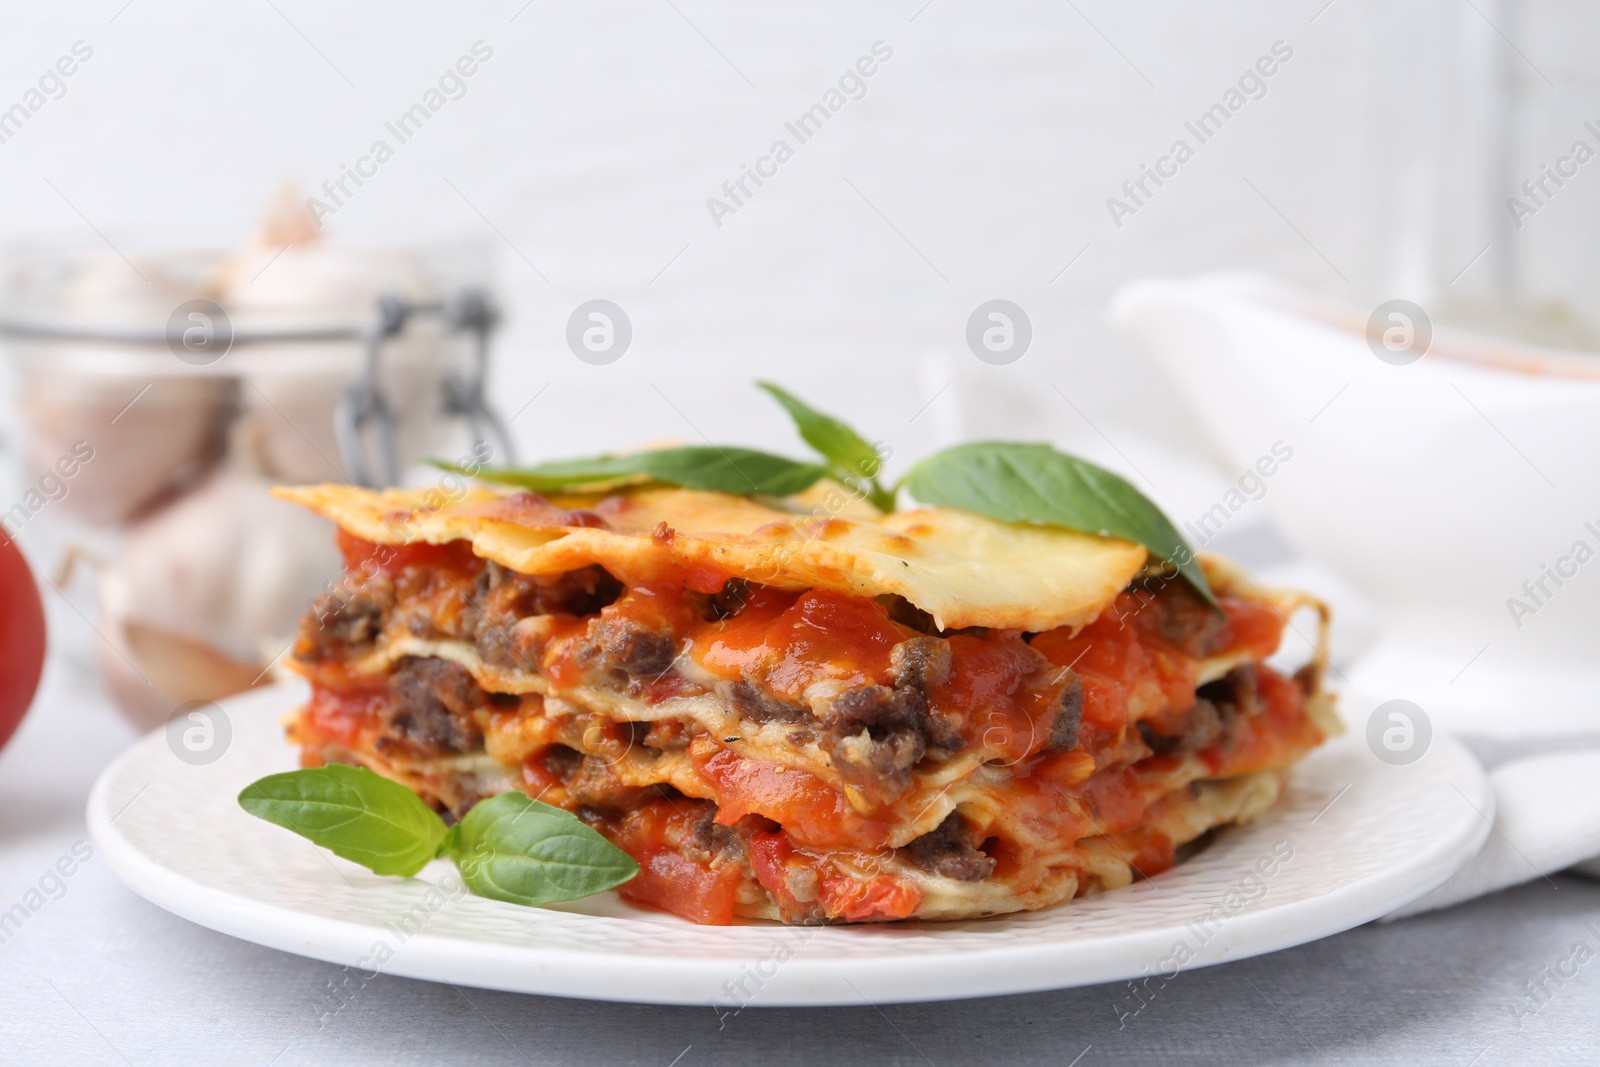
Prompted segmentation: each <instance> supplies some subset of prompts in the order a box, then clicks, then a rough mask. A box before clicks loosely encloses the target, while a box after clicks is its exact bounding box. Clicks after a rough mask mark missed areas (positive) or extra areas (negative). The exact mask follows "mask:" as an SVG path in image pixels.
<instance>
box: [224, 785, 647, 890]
mask: <svg viewBox="0 0 1600 1067" xmlns="http://www.w3.org/2000/svg"><path fill="white" fill-rule="evenodd" d="M239 806H240V807H242V808H243V809H244V810H245V811H248V812H249V813H250V814H251V815H254V816H256V817H257V818H261V819H265V820H266V821H267V822H270V823H274V824H276V825H278V826H282V827H283V828H284V829H286V830H293V831H294V832H295V833H297V834H299V835H300V836H301V837H304V838H306V839H307V840H309V841H311V842H312V843H313V844H316V845H320V846H321V847H323V848H325V849H327V850H328V851H330V852H332V853H333V854H334V855H336V856H341V857H343V858H344V859H347V860H349V861H351V862H352V863H359V864H360V865H361V866H363V867H365V868H367V869H368V870H369V871H372V872H373V873H374V874H388V875H401V876H403V877H410V876H411V875H414V874H416V873H417V872H418V871H420V870H422V868H423V867H425V866H427V865H428V862H429V861H430V860H433V859H437V858H440V857H444V858H448V859H450V860H452V861H453V862H454V863H455V865H456V867H457V868H458V869H459V870H460V871H461V880H462V881H463V882H464V883H465V884H466V886H467V888H468V889H470V890H472V891H473V892H474V893H476V894H478V895H479V896H483V897H490V898H492V899H494V900H505V901H509V902H511V903H513V904H523V905H526V906H528V907H538V906H540V905H542V904H551V903H554V902H556V901H559V900H577V899H578V898H580V897H587V896H591V895H593V894H595V893H599V892H601V891H602V890H606V889H613V888H615V887H616V886H619V885H621V884H622V883H623V882H626V881H627V880H628V879H630V878H632V877H633V876H634V875H636V874H638V873H639V865H638V864H637V863H635V862H634V861H633V859H632V858H631V857H629V855H628V854H627V853H626V852H623V851H622V850H621V849H620V848H618V847H617V846H615V845H613V844H612V843H611V842H609V841H607V840H606V839H605V838H603V837H601V836H600V835H599V834H598V833H596V832H595V831H594V830H592V829H590V828H589V827H588V826H586V825H584V823H582V822H581V821H580V820H579V819H578V818H577V817H576V816H574V815H572V814H571V813H569V812H566V811H563V810H561V809H560V808H555V807H551V806H550V805H549V804H544V803H541V802H539V801H537V800H531V799H529V798H528V797H527V796H524V795H523V794H522V793H517V792H510V793H501V794H500V795H499V796H494V797H490V798H488V799H487V800H481V801H479V802H478V803H477V804H475V805H474V806H473V808H472V810H471V811H469V812H467V815H466V818H464V819H462V820H461V822H460V823H458V824H456V825H455V826H453V827H450V828H449V829H448V830H447V829H446V828H445V825H444V820H443V819H441V818H439V816H438V815H437V814H436V813H435V812H434V810H433V809H432V808H430V807H428V805H427V804H425V803H424V802H423V800H422V798H421V797H419V796H417V794H415V793H413V792H412V791H411V790H409V789H407V788H406V787H405V786H403V785H401V784H400V783H399V782H393V781H390V780H389V779H387V778H384V777H383V776H382V775H378V774H374V773H373V772H372V771H369V770H367V769H366V768H365V767H347V766H345V765H343V764H338V763H330V764H328V765H327V766H325V767H314V768H308V769H305V770H298V771H287V772H285V773H283V774H272V775H268V776H267V777H265V778H262V779H260V780H259V781H256V782H253V783H251V784H250V785H248V786H245V788H244V790H243V792H241V793H240V794H239Z"/></svg>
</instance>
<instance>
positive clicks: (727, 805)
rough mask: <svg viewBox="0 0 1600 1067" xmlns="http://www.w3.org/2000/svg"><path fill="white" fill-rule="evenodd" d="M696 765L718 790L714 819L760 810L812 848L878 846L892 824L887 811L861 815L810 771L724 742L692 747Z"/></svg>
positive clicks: (729, 821) (728, 820)
mask: <svg viewBox="0 0 1600 1067" xmlns="http://www.w3.org/2000/svg"><path fill="white" fill-rule="evenodd" d="M691 758H692V759H693V760H694V764H695V767H696V768H697V769H698V770H699V771H700V773H701V774H702V775H703V776H704V777H705V778H706V779H707V780H708V781H710V782H711V783H712V784H713V785H714V786H716V790H717V800H718V807H717V822H718V823H720V824H721V825H723V826H732V825H733V824H734V823H736V822H738V821H739V820H740V819H742V818H744V817H745V816H746V815H761V816H765V817H766V818H768V819H771V820H772V821H773V822H776V823H779V824H780V825H782V826H784V827H785V828H787V829H788V831H789V833H790V835H791V836H792V837H793V838H794V839H795V840H796V841H799V842H801V843H803V844H806V845H811V846H813V847H816V848H865V849H876V848H882V847H883V846H884V843H885V842H886V841H888V840H889V836H890V833H891V832H892V831H893V829H894V820H893V818H892V816H891V813H887V812H886V813H884V814H883V815H882V816H875V815H863V814H861V813H860V812H857V811H856V810H855V809H854V808H852V807H851V806H850V801H849V800H847V799H846V798H845V795H844V793H843V792H841V791H840V790H838V789H835V788H834V787H833V786H831V785H829V784H828V783H827V782H824V781H823V780H822V779H821V778H818V777H817V776H816V775H814V774H810V773H808V772H806V771H802V770H798V769H796V768H793V767H787V768H783V769H782V770H781V771H780V769H779V765H778V764H774V763H771V762H768V761H766V760H754V759H744V758H743V757H741V756H739V755H738V754H736V753H734V752H733V751H731V750H729V749H725V748H715V749H712V750H711V752H710V753H709V755H700V754H698V753H691Z"/></svg>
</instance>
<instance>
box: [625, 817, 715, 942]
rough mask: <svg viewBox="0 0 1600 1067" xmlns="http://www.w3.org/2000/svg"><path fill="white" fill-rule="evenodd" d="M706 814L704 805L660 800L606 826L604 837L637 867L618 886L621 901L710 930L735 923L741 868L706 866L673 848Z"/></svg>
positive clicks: (688, 834)
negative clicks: (646, 907)
mask: <svg viewBox="0 0 1600 1067" xmlns="http://www.w3.org/2000/svg"><path fill="white" fill-rule="evenodd" d="M703 811H704V805H703V802H695V801H681V802H676V803H675V802H673V801H668V800H660V801H654V802H651V803H648V804H645V805H643V806H641V807H639V808H635V809H634V810H633V811H630V812H629V813H628V814H627V815H625V816H623V817H622V819H621V821H620V822H618V823H615V824H612V825H609V826H607V827H605V829H606V831H607V833H606V836H607V837H609V838H610V839H611V840H612V841H613V842H614V843H615V844H616V845H617V847H618V848H620V849H622V851H624V852H626V853H627V854H628V855H630V856H632V857H633V859H634V861H635V862H636V863H638V864H639V873H638V875H637V876H635V877H634V878H633V879H632V880H631V881H628V882H624V883H623V884H622V885H621V886H620V887H618V890H617V892H618V894H619V895H620V896H621V897H622V899H624V900H629V901H632V902H634V903H636V904H646V905H649V906H651V907H655V908H661V909H662V910H664V911H670V912H672V913H674V914H676V915H681V916H683V917H684V918H685V919H689V920H690V921H692V922H697V923H701V924H704V925H707V926H728V925H730V924H732V922H733V909H734V905H735V904H736V903H737V902H738V897H739V886H740V885H741V884H742V883H743V882H744V872H743V870H742V869H741V868H740V867H739V866H738V865H737V864H734V863H724V864H712V865H709V866H708V865H707V864H705V863H701V862H698V861H696V860H694V859H691V858H689V857H688V856H685V855H684V854H683V853H682V852H681V851H680V850H679V849H678V848H677V847H675V845H674V842H677V841H683V840H686V839H687V838H689V837H690V836H692V835H693V834H694V824H695V823H696V822H697V821H698V820H699V818H700V817H701V815H702V813H703Z"/></svg>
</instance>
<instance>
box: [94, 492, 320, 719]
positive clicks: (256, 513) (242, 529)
mask: <svg viewBox="0 0 1600 1067" xmlns="http://www.w3.org/2000/svg"><path fill="white" fill-rule="evenodd" d="M269 487H270V483H269V482H268V481H267V480H266V479H263V478H260V477H258V476H256V475H254V474H250V473H241V472H239V471H236V470H220V471H217V472H216V473H214V474H212V475H211V476H210V477H208V478H207V479H206V480H205V481H204V482H202V483H201V484H200V485H198V486H196V487H195V488H194V489H193V490H192V491H191V492H189V493H187V494H185V495H183V496H181V497H179V498H178V499H177V500H175V501H173V502H172V503H171V504H169V505H167V506H166V507H164V508H162V509H161V510H159V511H157V512H155V513H154V514H152V515H150V516H149V517H147V518H145V519H144V520H142V521H140V522H136V523H134V524H133V525H131V526H129V527H128V529H127V530H126V532H125V534H124V537H123V542H122V545H121V548H120V550H119V552H118V554H117V558H116V560H115V562H114V563H113V564H112V565H111V566H110V567H108V568H105V569H104V570H103V571H102V573H101V576H100V588H99V592H100V609H101V618H102V621H103V624H104V628H105V630H106V632H107V636H108V639H109V640H111V642H112V643H113V644H114V645H116V646H117V651H119V652H120V653H121V654H122V655H112V656H107V655H102V657H101V659H102V664H103V666H106V667H108V668H110V670H111V671H112V675H111V678H110V679H108V680H109V681H111V682H112V683H113V691H114V693H115V694H116V695H117V696H118V698H119V703H121V704H122V705H123V707H124V708H125V709H127V710H129V712H130V714H133V715H134V716H135V717H139V716H141V715H143V714H147V713H149V712H150V711H151V710H152V709H154V710H161V711H162V712H163V714H165V713H168V712H170V711H171V710H172V708H173V707H175V706H176V705H177V704H179V703H182V702H183V701H184V700H211V699H216V698H218V697H221V696H225V695H227V693H230V692H234V691H236V690H238V689H242V688H245V687H247V686H248V685H250V684H251V682H252V681H262V680H265V679H264V677H263V676H264V669H265V668H266V667H267V666H268V665H269V664H270V663H271V661H273V660H274V659H276V658H277V657H278V656H279V654H280V653H281V652H282V651H283V650H284V649H285V648H286V647H287V645H288V642H289V640H290V639H291V636H292V635H293V633H294V629H295V625H296V623H297V622H298V620H299V617H300V615H301V614H302V613H303V612H304V611H305V610H306V608H307V606H308V605H309V604H310V602H311V600H312V599H313V598H314V597H316V595H317V594H318V593H319V592H320V591H321V590H322V587H323V583H324V582H325V581H328V580H330V579H333V578H335V577H337V575H338V573H339V566H340V560H339V554H338V552H337V551H336V550H335V548H334V547H333V537H332V534H333V530H332V527H331V525H330V524H329V523H328V522H327V521H326V520H324V519H322V518H319V517H317V516H315V515H312V514H310V513H308V512H306V511H305V510H303V509H301V508H297V507H295V506H294V505H292V504H287V503H285V502H283V501H281V500H276V499H274V498H273V497H271V496H270V495H269V493H268V489H269ZM124 655H125V656H126V657H127V659H130V660H132V661H133V663H134V665H135V666H136V667H137V671H136V673H139V674H142V675H143V676H144V679H148V681H149V683H150V684H149V685H148V686H143V679H140V686H143V688H145V689H149V690H153V693H154V696H155V697H156V699H155V700H154V702H153V703H152V702H148V701H145V700H143V699H142V698H141V695H140V694H139V693H138V692H137V689H138V687H135V686H131V685H130V678H129V677H128V674H129V671H128V669H127V668H128V664H127V663H126V662H118V661H119V660H121V659H122V656H124Z"/></svg>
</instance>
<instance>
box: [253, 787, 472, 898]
mask: <svg viewBox="0 0 1600 1067" xmlns="http://www.w3.org/2000/svg"><path fill="white" fill-rule="evenodd" d="M239 806H240V807H241V808H243V809H244V810H245V811H248V812H249V813H250V814H251V815H254V816H256V817H257V818H259V819H265V820H267V822H270V823H276V824H277V825H278V826H282V827H283V828H284V829H286V830H293V831H294V832H295V833H297V834H299V835H300V836H301V837H304V838H306V839H307V840H309V841H311V842H313V843H314V844H318V845H321V846H322V847H323V848H325V849H327V850H328V851H330V852H332V853H333V854H334V855H336V856H342V857H344V858H345V859H347V860H349V861H351V862H352V863H359V864H361V866H363V867H365V868H367V870H369V871H371V872H372V873H374V874H399V875H413V874H416V873H417V872H418V871H420V870H422V868H423V867H425V866H427V864H428V861H429V860H431V859H433V858H434V857H435V856H436V855H438V853H439V846H440V844H441V843H442V842H443V841H444V837H445V827H444V821H443V820H442V819H440V818H439V816H438V815H436V814H434V811H433V809H432V808H430V807H428V805H427V804H426V803H424V802H423V800H422V798H421V797H419V796H417V794H415V793H413V792H412V791H411V790H409V789H407V788H406V787H405V786H403V785H401V784H400V783H399V782H392V781H390V780H389V779H387V778H384V777H383V776H381V775H378V774H374V773H373V772H371V771H369V770H367V769H366V768H365V767H347V766H345V765H344V764H342V763H330V764H328V765H327V766H325V767H314V768H308V769H305V770H299V771H288V772H286V773H284V774H271V775H268V776H267V777H265V778H262V779H261V780H260V781H257V782H253V783H251V784H250V785H247V786H245V787H244V790H243V792H241V793H240V794H239Z"/></svg>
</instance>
